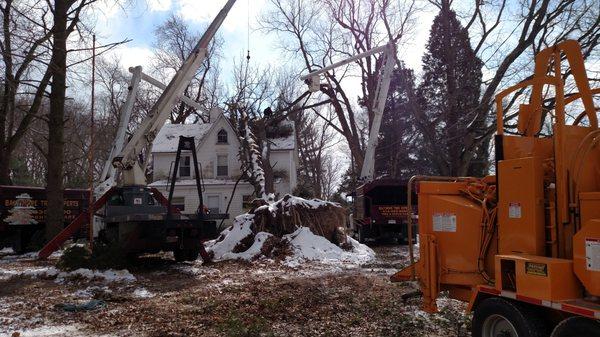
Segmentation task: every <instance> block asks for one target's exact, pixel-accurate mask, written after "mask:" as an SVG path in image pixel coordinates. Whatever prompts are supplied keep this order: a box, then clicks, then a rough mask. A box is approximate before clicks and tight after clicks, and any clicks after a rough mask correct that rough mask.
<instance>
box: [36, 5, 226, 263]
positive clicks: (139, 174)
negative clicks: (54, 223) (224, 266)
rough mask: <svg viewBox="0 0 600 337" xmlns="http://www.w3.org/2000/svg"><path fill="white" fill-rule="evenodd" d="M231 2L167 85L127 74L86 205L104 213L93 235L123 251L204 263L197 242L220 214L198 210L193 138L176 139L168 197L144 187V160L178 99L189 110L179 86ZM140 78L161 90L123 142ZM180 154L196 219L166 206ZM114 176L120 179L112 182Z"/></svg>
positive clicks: (62, 237) (52, 245)
mask: <svg viewBox="0 0 600 337" xmlns="http://www.w3.org/2000/svg"><path fill="white" fill-rule="evenodd" d="M235 2H236V0H228V1H227V2H226V4H225V5H224V7H223V8H222V9H221V11H220V12H219V13H218V14H217V16H216V18H215V19H214V20H213V21H212V23H211V24H210V25H209V26H208V28H207V29H206V31H205V32H204V34H203V35H202V37H201V38H200V40H199V41H198V43H197V44H196V46H195V47H194V49H193V50H192V52H191V53H190V55H189V56H188V57H187V58H186V59H185V61H184V62H183V64H182V66H181V67H180V68H179V70H178V71H177V72H176V73H175V75H174V76H173V78H172V79H171V81H170V82H169V84H168V85H166V86H164V85H162V84H161V83H157V81H156V80H154V79H152V78H150V77H149V76H148V75H145V74H143V73H142V71H141V68H140V67H137V68H134V69H132V70H131V71H132V73H133V77H132V81H131V86H130V88H129V94H128V97H127V99H126V101H125V104H124V105H123V109H122V111H123V112H124V113H122V114H121V117H120V123H119V128H118V130H117V135H116V140H115V143H114V145H113V148H112V149H111V154H110V158H111V159H110V160H111V165H112V167H108V166H105V169H104V170H103V172H102V176H101V178H102V179H103V181H102V182H101V183H100V184H99V185H98V187H97V188H96V194H97V196H96V201H95V202H94V203H93V204H92V205H91V206H90V207H91V211H92V212H97V211H98V210H100V209H103V211H104V214H103V218H104V219H103V221H101V222H100V223H101V224H99V226H96V224H95V226H94V227H99V228H98V229H96V228H95V229H94V232H97V233H98V236H99V237H100V238H101V239H103V240H105V241H110V242H115V243H117V244H119V245H120V246H121V247H122V248H123V249H124V250H125V251H126V252H127V253H132V254H136V253H145V252H155V251H159V250H172V251H173V252H174V254H175V258H176V260H194V259H196V258H197V256H198V254H201V255H202V258H203V259H204V260H205V261H208V260H210V256H208V254H206V252H205V251H204V246H203V245H202V242H201V239H202V238H206V237H207V236H210V235H212V234H216V233H213V232H215V231H216V225H215V220H216V219H220V218H222V217H223V216H226V215H222V214H216V215H215V214H207V212H205V210H204V207H203V204H202V192H201V183H200V182H199V179H200V177H201V173H200V172H198V163H197V160H196V156H195V144H194V140H193V139H189V138H188V137H180V141H179V148H178V151H177V159H176V161H175V170H173V179H172V182H171V184H172V185H171V191H170V194H169V199H167V198H165V197H164V196H163V195H162V194H161V193H160V192H159V191H158V190H157V189H156V188H151V187H148V186H147V182H146V167H147V166H148V163H149V160H150V150H151V147H152V142H153V140H154V139H155V137H156V135H157V134H158V132H159V131H160V129H161V128H162V126H163V125H164V124H165V122H166V120H167V118H168V117H169V115H170V113H171V111H172V109H173V107H174V106H175V104H176V103H177V102H178V101H179V100H182V101H183V102H185V103H187V104H191V105H192V106H194V105H195V103H194V102H190V99H189V98H188V97H185V96H184V91H185V88H186V87H187V86H188V85H189V84H190V82H191V80H192V78H193V77H194V75H195V74H196V72H197V71H198V69H199V68H200V66H201V65H202V63H203V62H204V60H205V59H206V57H207V53H208V48H209V44H210V42H211V41H212V40H213V38H214V36H215V34H216V33H217V30H218V29H219V27H220V26H221V25H222V23H223V21H224V20H225V18H226V17H227V14H228V13H229V11H230V10H231V8H232V7H233V5H234V4H235ZM141 79H145V80H146V81H148V82H150V83H152V84H154V85H156V86H158V87H160V88H161V89H164V90H163V91H162V93H161V95H160V97H159V98H158V100H157V101H156V102H155V103H154V105H153V106H152V108H151V109H150V112H149V113H148V116H147V117H146V118H145V119H144V120H143V121H142V123H141V124H140V126H139V127H138V128H137V130H136V131H135V132H134V133H133V135H132V136H131V137H130V138H129V140H128V141H127V142H124V140H125V133H126V132H125V131H126V128H127V123H128V121H129V117H130V114H131V109H132V107H133V103H134V102H135V95H136V93H137V91H138V88H139V82H140V80H141ZM181 151H191V152H192V154H194V160H195V163H194V166H195V170H196V175H195V177H196V181H197V188H198V194H199V196H198V197H199V200H200V206H199V207H198V213H197V214H196V215H183V214H181V213H180V212H179V211H178V210H177V209H176V208H174V207H173V206H172V205H171V200H170V199H171V198H172V196H173V184H175V180H176V179H175V177H176V173H177V169H176V167H177V165H178V160H179V158H180V154H181ZM119 174H120V179H117V178H118V175H119ZM86 215H87V214H81V215H80V216H78V217H77V218H76V219H75V220H73V222H71V224H69V225H68V226H67V227H66V228H65V229H64V230H63V231H62V232H60V233H59V234H58V235H57V236H56V237H54V238H53V239H52V240H50V241H49V242H48V243H47V244H46V246H45V247H44V248H42V250H40V252H39V253H38V256H39V257H40V258H46V257H48V256H49V255H50V254H51V253H52V252H53V251H55V250H56V249H58V248H59V247H60V245H61V244H62V243H64V242H65V241H66V240H67V239H68V238H69V237H70V236H71V235H73V233H75V232H76V231H77V230H78V229H79V228H80V227H81V226H83V224H85V223H86V222H87V221H89V218H90V216H86ZM94 222H96V221H94ZM211 225H212V227H214V228H213V229H211Z"/></svg>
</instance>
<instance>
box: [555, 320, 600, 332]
mask: <svg viewBox="0 0 600 337" xmlns="http://www.w3.org/2000/svg"><path fill="white" fill-rule="evenodd" d="M550 337H600V323H599V322H598V321H595V320H592V319H588V318H585V317H580V316H574V317H569V318H567V319H565V320H563V321H562V322H560V323H559V324H558V325H557V326H556V328H554V331H552V335H551V336H550Z"/></svg>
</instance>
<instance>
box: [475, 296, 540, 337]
mask: <svg viewBox="0 0 600 337" xmlns="http://www.w3.org/2000/svg"><path fill="white" fill-rule="evenodd" d="M545 332H546V329H545V326H544V323H543V321H542V320H541V319H540V318H539V317H538V316H537V315H536V314H534V313H532V312H530V311H529V310H527V308H524V307H522V306H521V305H519V304H517V303H514V302H510V301H507V300H505V299H502V298H496V297H493V298H488V299H486V300H484V301H483V302H481V303H480V304H479V305H478V306H477V309H475V313H474V314H473V325H472V334H473V337H542V336H547V335H548V334H547V333H545Z"/></svg>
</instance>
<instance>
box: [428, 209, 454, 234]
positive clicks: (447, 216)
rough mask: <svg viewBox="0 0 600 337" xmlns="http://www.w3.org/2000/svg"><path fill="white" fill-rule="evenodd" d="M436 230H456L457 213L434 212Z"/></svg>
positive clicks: (434, 227) (434, 228) (434, 229)
mask: <svg viewBox="0 0 600 337" xmlns="http://www.w3.org/2000/svg"><path fill="white" fill-rule="evenodd" d="M433 231H434V232H456V214H454V213H433Z"/></svg>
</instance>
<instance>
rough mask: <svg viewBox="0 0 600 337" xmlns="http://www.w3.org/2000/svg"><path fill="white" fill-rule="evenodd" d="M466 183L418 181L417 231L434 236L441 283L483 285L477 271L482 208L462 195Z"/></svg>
mask: <svg viewBox="0 0 600 337" xmlns="http://www.w3.org/2000/svg"><path fill="white" fill-rule="evenodd" d="M465 186H466V184H465V183H455V182H421V183H420V186H419V232H420V234H424V235H428V236H430V237H434V238H435V241H436V244H437V251H438V252H443V253H442V254H439V255H438V256H437V259H438V263H439V270H441V272H440V275H439V279H440V283H441V284H451V285H468V286H471V285H473V284H478V283H482V282H484V280H483V278H482V277H481V275H480V274H479V272H478V271H477V257H478V254H479V242H481V238H480V235H481V218H482V209H481V206H480V205H479V204H477V203H475V202H473V201H471V200H470V199H467V198H466V197H464V196H463V195H461V192H460V189H462V188H464V187H465ZM421 239H422V240H423V237H421Z"/></svg>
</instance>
